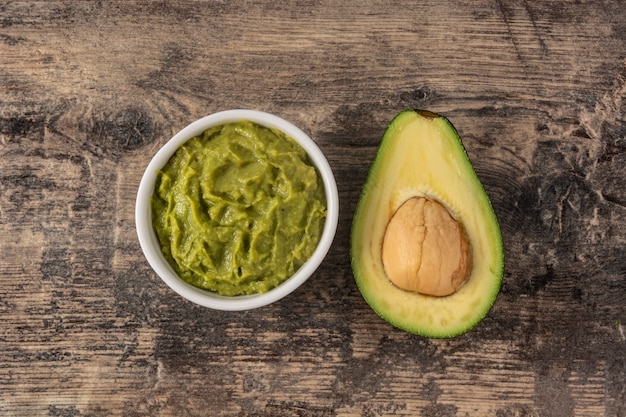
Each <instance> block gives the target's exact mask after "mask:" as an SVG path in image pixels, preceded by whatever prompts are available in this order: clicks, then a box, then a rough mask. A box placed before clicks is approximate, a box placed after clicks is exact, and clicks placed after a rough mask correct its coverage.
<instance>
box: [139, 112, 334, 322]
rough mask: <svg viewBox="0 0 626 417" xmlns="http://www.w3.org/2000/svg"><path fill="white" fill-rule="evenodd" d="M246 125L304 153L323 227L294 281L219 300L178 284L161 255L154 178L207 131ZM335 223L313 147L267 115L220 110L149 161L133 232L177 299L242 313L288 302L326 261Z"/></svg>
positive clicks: (325, 168) (323, 164) (324, 166)
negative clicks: (316, 179)
mask: <svg viewBox="0 0 626 417" xmlns="http://www.w3.org/2000/svg"><path fill="white" fill-rule="evenodd" d="M241 120H248V121H251V122H253V123H257V124H260V125H263V126H266V127H269V128H274V129H277V130H279V131H281V132H283V133H285V134H286V135H287V136H290V137H291V138H293V139H294V140H296V141H297V142H298V143H299V144H300V145H301V146H302V147H303V148H304V150H305V151H306V152H307V154H308V155H309V158H310V160H311V162H312V163H313V165H314V166H315V167H316V168H317V171H318V174H319V175H320V177H321V178H322V182H323V184H324V192H325V193H326V206H327V207H326V211H327V215H326V221H325V222H324V228H323V231H322V236H321V238H320V241H319V243H318V245H317V248H316V249H315V251H314V252H313V255H312V256H311V257H310V258H309V259H308V260H307V261H306V262H305V263H304V265H302V266H301V267H300V269H298V271H296V273H295V274H294V275H292V276H291V277H290V278H288V279H287V280H286V281H284V282H283V283H281V284H280V285H279V286H277V287H275V288H273V289H271V290H270V291H268V292H266V293H263V294H253V295H241V296H222V295H219V294H216V293H213V292H211V291H208V290H204V289H201V288H198V287H195V286H193V285H191V284H189V283H187V282H185V281H184V280H182V279H181V278H180V277H179V276H178V274H177V273H176V272H175V271H174V269H173V268H172V267H171V266H170V264H169V263H168V262H167V260H166V259H165V257H164V256H163V255H162V253H161V245H160V243H159V241H158V239H157V237H156V233H155V231H154V229H153V227H152V210H151V207H150V203H149V202H150V198H151V196H152V194H153V191H154V186H155V184H156V175H157V172H158V171H159V170H160V169H161V168H162V167H163V166H164V165H165V164H166V163H167V161H169V159H170V158H171V156H172V155H173V154H174V152H175V151H176V150H177V149H178V148H179V147H180V145H182V144H183V143H185V142H186V141H187V140H189V139H191V138H192V137H194V136H197V135H199V134H201V133H202V132H204V131H205V130H206V129H208V128H210V127H213V126H218V125H223V124H226V123H232V122H237V121H241ZM338 217H339V197H338V191H337V184H336V182H335V177H334V175H333V171H332V169H331V167H330V165H329V163H328V161H327V159H326V157H325V156H324V154H323V153H322V151H321V150H320V148H319V147H318V146H317V144H316V143H315V142H314V141H313V140H312V139H311V138H310V137H309V135H307V134H306V133H305V132H304V131H303V130H301V129H300V128H299V127H297V126H296V125H294V124H292V123H291V122H288V121H287V120H285V119H283V118H281V117H279V116H276V115H274V114H271V113H266V112H263V111H259V110H251V109H233V110H223V111H219V112H217V113H213V114H210V115H208V116H204V117H202V118H200V119H198V120H196V121H194V122H192V123H190V124H189V125H187V126H186V127H184V128H183V129H182V130H180V131H179V132H178V133H176V134H175V135H174V136H173V137H172V138H171V139H169V140H168V141H167V142H166V143H165V144H164V145H163V146H162V147H161V148H160V149H159V150H158V151H157V152H156V154H155V155H154V156H153V157H152V159H151V160H150V162H149V163H148V166H147V167H146V169H145V171H144V173H143V176H142V178H141V181H140V183H139V188H138V190H137V197H136V202H135V227H136V232H137V236H138V238H139V244H140V247H141V250H142V251H143V253H144V256H145V257H146V259H147V261H148V263H149V264H150V266H151V267H152V269H153V270H154V271H155V272H156V273H157V275H158V276H159V277H160V278H161V280H163V281H164V282H165V284H167V285H168V286H169V287H170V288H171V289H172V290H174V291H175V292H176V293H177V294H178V295H180V296H182V297H183V298H186V299H187V300H189V301H191V302H193V303H195V304H199V305H201V306H204V307H208V308H211V309H215V310H225V311H241V310H250V309H254V308H259V307H263V306H266V305H269V304H271V303H273V302H276V301H278V300H280V299H281V298H284V297H286V296H287V295H289V294H290V293H292V292H293V291H295V290H296V289H297V288H298V287H299V286H300V285H302V284H303V283H304V282H306V281H307V280H308V279H309V277H310V276H311V275H312V274H313V273H314V272H315V271H316V270H317V268H318V267H319V265H320V264H321V263H322V261H323V260H324V258H325V257H326V255H327V253H328V251H329V250H330V246H331V244H332V242H333V240H334V238H335V233H336V231H337V223H338Z"/></svg>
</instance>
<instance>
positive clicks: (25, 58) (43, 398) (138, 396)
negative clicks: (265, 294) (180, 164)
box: [0, 0, 626, 417]
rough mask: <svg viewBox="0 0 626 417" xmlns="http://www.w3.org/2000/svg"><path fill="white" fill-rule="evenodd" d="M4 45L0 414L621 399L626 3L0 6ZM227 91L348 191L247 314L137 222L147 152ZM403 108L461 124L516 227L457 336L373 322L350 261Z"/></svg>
mask: <svg viewBox="0 0 626 417" xmlns="http://www.w3.org/2000/svg"><path fill="white" fill-rule="evenodd" d="M0 54H1V55H0V56H1V59H0V191H1V193H0V233H1V239H2V240H1V243H0V314H1V320H2V321H1V325H0V415H2V416H68V417H69V416H71V417H77V416H109V415H119V416H368V417H371V416H391V415H398V416H420V415H422V416H441V417H443V416H457V417H465V416H472V417H473V416H496V417H512V416H528V417H530V416H533V417H534V416H550V417H558V416H611V417H618V416H625V415H626V337H625V333H624V327H625V326H626V307H625V303H626V278H625V277H626V259H625V249H626V187H625V185H626V184H625V183H624V177H625V174H626V169H625V163H626V153H625V150H626V119H625V110H626V8H624V4H623V2H621V1H602V2H595V1H587V2H580V1H571V2H558V1H557V2H554V1H547V0H537V1H532V2H531V1H521V2H520V1H513V0H495V1H482V0H476V1H464V0H451V1H447V2H442V1H431V0H429V1H425V2H405V3H400V2H387V1H379V2H376V1H367V2H345V1H332V0H331V1H312V0H302V1H293V2H280V1H273V0H271V1H270V0H263V1H258V2H241V3H238V2H221V1H214V2H178V1H177V2H154V3H152V2H134V1H123V2H113V3H112V2H106V1H104V2H82V1H74V2H71V1H70V2H67V1H65V2H29V1H24V2H3V3H2V4H0ZM231 108H254V109H258V110H264V111H268V112H271V113H275V114H277V115H279V116H281V117H283V118H286V119H288V120H290V121H292V122H293V123H295V124H297V125H299V126H300V127H301V128H302V129H303V130H305V131H306V132H308V133H309V134H310V135H311V136H312V138H313V139H314V140H315V141H316V142H317V144H318V145H319V146H320V148H321V149H322V150H323V151H324V153H325V154H326V155H327V157H328V159H329V162H330V165H331V166H332V168H333V170H334V172H335V175H336V177H337V181H338V187H339V195H340V201H341V213H340V218H339V227H338V231H337V235H336V238H335V241H334V243H333V246H332V248H331V250H330V253H329V254H328V256H327V258H326V259H325V261H324V262H323V264H322V266H321V267H320V268H319V270H318V271H317V272H316V273H315V275H314V276H313V277H312V278H311V279H310V280H309V281H308V282H307V283H306V284H305V285H304V286H302V287H301V288H299V289H298V290H297V291H296V292H294V293H292V294H291V295H289V296H288V297H287V298H285V299H283V300H282V301H280V302H277V303H275V304H273V305H271V306H269V307H264V308H260V309H257V310H252V311H248V312H238V313H234V312H218V311H212V310H209V309H205V308H202V307H199V306H196V305H193V304H191V303H190V302H187V301H185V300H184V299H183V298H181V297H180V296H178V295H176V294H175V293H173V292H172V291H171V290H169V289H168V288H167V287H166V286H165V284H163V283H162V281H161V280H160V279H159V278H158V277H157V276H156V274H155V273H154V272H153V271H152V270H151V268H150V267H149V265H148V263H147V261H146V260H145V258H144V256H143V254H142V252H141V250H140V247H139V244H138V240H137V237H136V233H135V226H134V205H135V195H136V191H137V186H138V183H139V180H140V177H141V175H142V173H143V171H144V169H145V167H146V165H147V163H148V161H149V160H150V158H151V157H152V156H153V154H154V153H155V152H156V151H157V149H158V148H159V147H160V146H161V145H163V144H164V143H165V142H166V141H167V140H168V139H169V138H170V137H171V136H172V135H173V134H174V133H176V132H177V131H178V130H180V129H181V128H182V127H184V126H185V125H186V124H188V123H189V122H191V121H193V120H195V119H197V118H200V117H201V116H204V115H207V114H209V113H212V112H216V111H219V110H225V109H231ZM405 108H420V109H428V110H431V111H435V112H439V113H441V114H443V115H445V116H447V117H448V118H449V119H450V120H451V121H452V123H453V124H454V125H455V126H456V128H457V129H458V131H459V133H460V135H461V137H462V139H463V141H464V143H465V146H466V148H467V151H468V153H469V156H470V158H471V160H472V161H473V163H474V166H475V169H476V171H477V173H478V175H479V177H480V178H481V180H482V181H483V183H484V185H485V188H486V190H487V192H488V194H489V196H490V197H491V199H492V202H493V205H494V208H495V211H496V213H497V215H498V218H499V221H500V224H501V228H502V233H503V236H504V243H505V248H506V250H505V252H506V272H505V276H504V282H503V286H502V290H501V292H500V294H499V296H498V299H497V301H496V303H495V305H494V307H493V309H492V310H491V312H490V314H489V315H488V317H487V318H486V319H485V320H484V321H483V322H482V323H481V324H480V325H479V326H478V327H476V328H475V329H474V330H472V331H471V332H469V333H468V334H466V335H464V336H461V337H458V338H454V339H449V340H429V339H425V338H421V337H417V336H412V335H410V334H407V333H404V332H402V331H400V330H397V329H395V328H393V327H392V326H391V325H389V324H387V323H386V322H384V321H383V320H382V319H380V318H379V317H378V316H377V315H376V314H375V313H374V312H373V311H372V310H371V309H370V308H369V307H368V305H367V304H366V303H365V301H364V300H363V298H362V297H361V295H360V293H359V291H358V289H357V287H356V285H355V282H354V278H353V274H352V270H351V267H350V258H349V245H350V241H349V233H350V226H351V221H352V215H353V212H354V208H355V204H356V200H357V198H358V195H359V193H360V189H361V186H362V185H363V182H364V180H365V176H366V175H367V172H368V169H369V166H370V163H371V161H372V159H373V157H374V154H375V152H376V149H377V146H378V144H379V142H380V139H381V137H382V134H383V132H384V130H385V127H386V125H387V123H389V121H390V120H391V119H392V118H393V116H394V115H395V114H396V113H398V112H399V111H401V110H403V109H405Z"/></svg>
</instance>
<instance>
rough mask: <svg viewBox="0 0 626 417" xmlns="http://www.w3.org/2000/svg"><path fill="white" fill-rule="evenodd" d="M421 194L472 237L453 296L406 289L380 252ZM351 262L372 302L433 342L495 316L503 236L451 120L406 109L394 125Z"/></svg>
mask: <svg viewBox="0 0 626 417" xmlns="http://www.w3.org/2000/svg"><path fill="white" fill-rule="evenodd" d="M413 196H424V197H428V198H432V199H435V200H437V201H439V202H440V203H442V204H443V205H444V206H445V207H447V208H448V209H449V211H450V212H451V214H452V215H453V217H454V218H455V219H456V220H457V221H458V222H460V223H461V224H462V225H463V227H464V229H465V231H466V232H467V235H468V239H469V244H470V246H471V253H472V261H473V262H472V263H473V266H472V270H471V272H470V276H469V278H468V280H467V282H466V283H465V284H464V285H463V286H462V287H461V288H460V289H459V290H458V291H457V292H456V293H454V294H452V295H449V296H445V297H432V296H426V295H422V294H419V293H415V292H409V291H405V290H401V289H399V288H398V287H396V286H395V285H393V283H391V281H390V280H389V279H388V278H387V276H386V274H385V271H384V268H383V266H382V259H381V254H380V252H381V247H382V240H383V237H384V233H385V230H386V225H387V223H388V222H389V219H390V218H391V216H392V215H393V212H394V211H395V210H396V209H397V208H398V207H399V206H400V205H401V204H402V203H403V202H404V201H406V200H407V199H408V198H410V197H413ZM350 258H351V265H352V270H353V273H354V277H355V280H356V284H357V286H358V288H359V290H360V292H361V294H362V295H363V297H364V299H365V301H366V302H367V303H368V304H369V306H370V307H371V308H372V309H373V310H374V311H375V312H376V313H377V314H378V315H379V316H380V317H382V318H383V319H384V320H386V321H387V322H389V323H390V324H392V325H394V326H395V327H398V328H399V329H402V330H404V331H407V332H410V333H413V334H416V335H420V336H424V337H428V338H449V337H456V336H459V335H462V334H464V333H466V332H468V331H470V330H471V329H472V328H474V327H475V326H476V325H477V324H478V323H480V321H481V320H482V319H483V318H484V317H485V316H486V315H487V314H488V312H489V311H490V309H491V307H492V306H493V303H494V302H495V300H496V298H497V295H498V293H499V290H500V286H501V283H502V276H503V273H504V246H503V242H502V235H501V231H500V227H499V224H498V220H497V217H496V215H495V212H494V210H493V207H492V205H491V201H490V199H489V197H488V195H487V193H486V191H485V189H484V187H483V185H482V183H481V182H480V180H479V178H478V176H477V175H476V173H475V171H474V168H473V166H472V164H471V162H470V160H469V157H468V155H467V152H466V150H465V147H464V146H463V143H462V142H461V139H460V137H459V135H458V133H457V131H456V129H455V128H454V126H453V125H452V123H450V121H449V120H448V119H447V118H445V117H443V116H441V115H439V114H437V113H434V112H431V111H428V110H405V111H402V112H400V113H399V114H398V115H397V116H396V117H394V119H393V120H392V121H391V123H390V124H389V125H388V127H387V129H386V131H385V133H384V135H383V139H382V141H381V143H380V145H379V148H378V151H377V154H376V156H375V158H374V161H373V162H372V165H371V167H370V171H369V173H368V176H367V179H366V181H365V183H364V185H363V189H362V191H361V194H360V196H359V200H358V202H357V206H356V209H355V214H354V218H353V222H352V229H351V236H350Z"/></svg>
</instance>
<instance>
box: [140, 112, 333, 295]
mask: <svg viewBox="0 0 626 417" xmlns="http://www.w3.org/2000/svg"><path fill="white" fill-rule="evenodd" d="M151 208H152V224H153V228H154V230H155V232H156V234H157V236H158V239H159V242H160V244H161V249H162V252H163V254H164V256H165V257H166V259H167V260H168V262H169V263H170V265H171V266H172V267H173V268H174V270H175V271H176V272H177V273H178V274H179V276H180V277H181V278H182V279H183V280H185V281H187V282H188V283H190V284H192V285H194V286H196V287H199V288H203V289H207V290H210V291H213V292H215V293H217V294H220V295H225V296H236V295H246V294H258V293H264V292H267V291H269V290H270V289H272V288H274V287H276V286H278V285H280V284H281V283H282V282H283V281H285V280H286V279H287V278H289V277H290V276H292V275H293V274H294V273H295V272H296V271H297V270H298V269H299V268H300V267H301V266H302V265H303V264H304V263H305V262H306V261H307V260H308V259H309V257H310V256H311V255H312V254H313V252H314V251H315V249H316V247H317V244H318V242H319V240H320V237H321V234H322V229H323V225H324V220H325V217H326V200H325V194H324V188H323V183H322V181H321V178H320V177H319V174H318V172H317V170H316V169H315V168H314V167H313V166H312V164H311V163H310V161H309V159H308V156H307V154H306V152H305V150H304V149H303V148H302V147H301V146H300V145H299V144H298V143H297V142H295V141H294V140H293V139H291V138H289V137H287V136H286V135H284V134H283V133H282V132H280V131H277V130H274V129H268V128H266V127H263V126H260V125H258V124H255V123H252V122H249V121H245V120H244V121H239V122H235V123H229V124H225V125H222V126H217V127H214V128H210V129H208V130H206V131H205V132H204V133H203V134H202V135H199V136H197V137H194V138H192V139H190V140H188V141H187V142H185V143H184V144H183V145H182V146H181V147H180V148H179V149H178V150H177V151H176V153H175V154H174V155H173V156H172V158H171V159H170V160H169V161H168V163H167V164H166V165H165V166H164V167H163V168H162V169H161V170H160V172H159V173H158V175H157V181H156V185H155V190H154V194H153V196H152V199H151Z"/></svg>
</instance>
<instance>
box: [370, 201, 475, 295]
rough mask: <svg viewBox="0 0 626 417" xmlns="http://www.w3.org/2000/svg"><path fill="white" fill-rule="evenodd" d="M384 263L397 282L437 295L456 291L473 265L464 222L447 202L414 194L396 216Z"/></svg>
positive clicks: (385, 245)
mask: <svg viewBox="0 0 626 417" xmlns="http://www.w3.org/2000/svg"><path fill="white" fill-rule="evenodd" d="M382 263H383V268H384V270H385V273H386V275H387V277H388V278H389V280H390V281H391V282H392V283H393V284H394V285H396V286H397V287H399V288H401V289H403V290H406V291H413V292H418V293H421V294H425V295H431V296H437V297H444V296H447V295H451V294H454V293H455V292H456V291H457V290H458V289H459V287H461V285H463V284H464V283H465V281H466V280H467V278H468V277H469V275H470V272H471V269H472V257H471V253H470V245H469V242H468V239H467V235H466V233H465V230H464V229H463V227H462V225H461V224H460V223H459V222H458V221H456V220H455V219H454V217H453V216H452V215H451V214H450V212H449V210H448V209H447V208H446V207H445V206H444V205H443V204H441V203H439V202H438V201H436V200H434V199H431V198H427V197H421V196H420V197H411V198H409V199H408V200H406V201H405V202H404V203H402V205H401V206H400V207H399V208H398V209H397V210H396V211H395V213H393V215H392V216H391V219H390V220H389V223H388V224H387V228H386V230H385V234H384V237H383V244H382Z"/></svg>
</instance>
